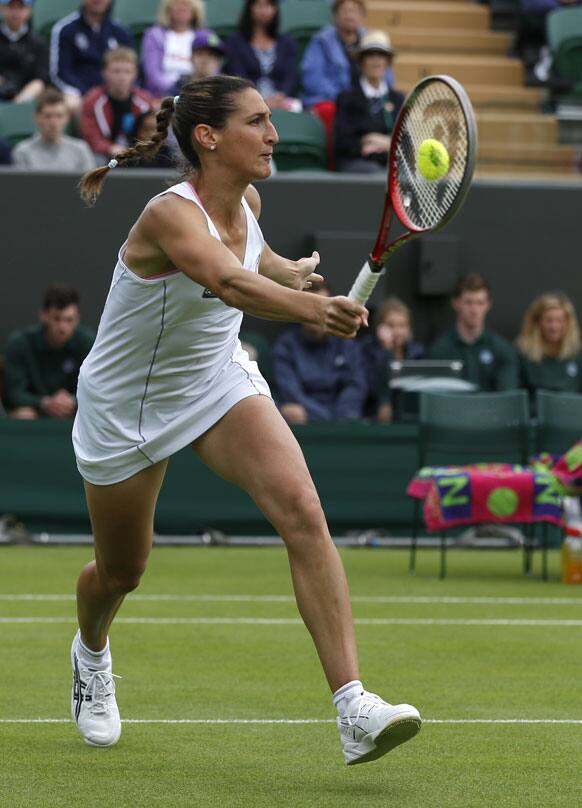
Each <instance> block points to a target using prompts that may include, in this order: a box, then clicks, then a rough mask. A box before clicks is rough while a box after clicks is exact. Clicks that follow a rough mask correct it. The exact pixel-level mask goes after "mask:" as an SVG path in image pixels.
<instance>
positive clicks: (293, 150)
mask: <svg viewBox="0 0 582 808" xmlns="http://www.w3.org/2000/svg"><path fill="white" fill-rule="evenodd" d="M271 120H272V121H273V124H274V126H275V129H276V130H277V132H278V134H279V142H278V143H277V144H276V145H275V150H274V155H275V163H276V165H277V170H279V171H325V170H326V168H327V146H326V138H325V126H324V125H323V123H322V122H321V120H320V119H319V118H316V116H315V115H311V114H310V113H308V112H286V111H285V110H280V109H276V110H273V116H272V119H271Z"/></svg>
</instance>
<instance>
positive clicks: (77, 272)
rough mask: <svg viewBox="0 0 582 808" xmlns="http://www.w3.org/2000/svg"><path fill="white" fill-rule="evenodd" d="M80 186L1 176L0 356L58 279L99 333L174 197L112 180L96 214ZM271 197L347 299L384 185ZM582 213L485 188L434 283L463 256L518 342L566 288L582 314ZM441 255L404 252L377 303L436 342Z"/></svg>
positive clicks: (148, 181) (363, 182) (128, 180)
mask: <svg viewBox="0 0 582 808" xmlns="http://www.w3.org/2000/svg"><path fill="white" fill-rule="evenodd" d="M75 183H76V178H74V177H71V176H67V175H62V174H22V173H19V172H15V171H11V170H2V171H0V187H1V189H2V194H1V198H2V215H1V217H0V238H1V242H2V259H3V260H2V272H3V279H4V284H3V289H4V292H3V294H2V297H1V304H0V350H1V347H2V346H3V345H4V342H5V338H6V336H7V334H8V332H9V331H10V330H12V329H13V328H16V327H18V326H20V325H22V324H25V323H28V322H30V321H33V320H34V319H35V317H36V310H37V307H38V302H39V298H40V295H41V292H42V289H43V288H44V287H45V286H46V285H47V284H48V283H49V282H50V281H52V280H63V281H66V282H70V283H73V284H75V285H76V286H77V287H78V288H79V289H80V290H81V293H82V296H83V312H84V319H85V322H86V323H87V324H89V325H92V326H96V324H97V322H98V318H99V314H100V311H101V308H102V306H103V302H104V299H105V296H106V294H107V289H108V286H109V281H110V278H111V273H112V271H113V267H114V264H115V259H116V253H117V251H118V249H119V247H120V246H121V244H122V242H123V241H124V240H125V238H126V236H127V233H128V230H129V228H130V227H131V225H132V223H133V221H134V220H135V218H136V216H137V215H138V214H139V212H140V210H141V209H142V207H143V205H144V203H145V202H146V201H147V200H148V199H149V198H150V197H151V196H153V195H155V194H156V193H158V192H159V191H160V190H163V188H164V187H166V186H165V175H164V174H163V173H162V172H158V171H129V170H126V171H119V172H113V174H112V175H110V177H109V178H108V180H107V183H106V186H105V190H104V193H103V196H102V198H101V199H100V201H99V203H98V204H97V206H96V207H95V208H94V209H91V210H88V209H86V208H85V207H84V206H83V205H82V203H81V202H80V201H79V199H78V197H77V195H76V190H75ZM260 191H261V195H262V198H263V216H262V219H261V223H262V227H263V230H264V232H265V235H266V238H267V240H268V241H269V243H270V244H271V246H272V247H273V248H274V249H275V250H277V251H279V252H281V253H283V254H285V255H288V256H289V257H291V258H299V257H301V256H302V255H305V254H307V253H309V252H310V251H311V250H312V249H314V248H315V247H318V248H320V249H321V251H322V259H323V263H322V271H323V273H324V274H325V275H326V277H327V278H328V280H329V282H330V284H331V286H332V288H333V289H334V290H335V291H336V292H338V293H342V292H346V291H347V289H348V288H349V286H350V283H351V280H352V278H353V276H354V274H355V273H356V271H357V270H359V268H360V266H361V264H362V263H363V260H364V259H365V257H366V251H367V250H368V249H369V247H370V240H371V238H373V236H374V231H375V229H376V226H377V220H378V215H379V209H380V205H381V200H382V195H383V182H382V181H381V180H380V179H370V178H368V179H367V178H361V179H360V178H356V179H352V178H345V177H342V176H340V175H327V174H326V175H314V174H304V175H290V174H287V175H278V176H276V177H274V178H272V179H271V180H268V181H267V182H265V183H262V184H261V186H260ZM581 211H582V182H581V183H572V184H565V183H564V184H562V185H549V184H545V185H544V184H535V183H526V182H523V183H520V184H514V185H503V184H496V183H491V182H483V181H481V182H476V183H475V185H474V187H473V189H472V190H471V192H470V194H469V197H468V199H467V202H466V204H465V207H464V209H463V210H462V211H461V213H460V214H459V215H458V217H457V218H456V219H455V221H454V222H453V223H452V224H451V225H450V226H449V227H448V228H447V230H446V232H445V234H444V235H443V236H442V237H437V244H436V247H437V248H443V245H444V248H445V249H444V250H443V249H440V251H439V250H437V252H436V256H437V258H436V261H437V265H436V267H435V268H434V271H435V272H436V275H435V278H436V280H437V282H438V281H439V277H438V276H439V273H440V272H443V273H444V276H446V275H447V271H448V270H449V269H450V266H449V264H451V262H452V261H453V260H454V259H455V258H456V264H455V266H454V272H466V271H469V270H473V271H478V272H482V273H483V274H484V275H486V276H487V277H488V278H489V279H490V281H491V283H492V286H493V290H494V294H495V306H494V309H493V312H492V315H491V320H490V322H491V325H492V326H493V327H495V328H497V329H498V330H500V331H501V332H502V333H504V334H505V335H506V336H508V337H513V336H515V334H516V332H517V330H518V328H519V322H520V319H521V316H522V314H523V311H524V309H525V307H526V306H527V305H528V303H529V302H530V301H531V299H532V298H533V297H534V296H535V295H536V294H538V293H540V292H542V291H544V290H546V289H554V288H561V289H564V290H565V291H566V292H567V293H568V294H570V295H571V296H572V297H573V298H574V300H575V302H576V303H577V305H578V309H579V312H580V313H582V272H581V271H580V236H581V232H580V221H581ZM433 239H434V237H433ZM443 239H444V241H443ZM434 246H435V245H434V241H433V242H431V241H429V240H427V238H426V237H425V238H423V239H422V240H417V241H415V242H412V243H411V244H409V245H407V246H406V247H404V248H403V249H402V251H401V252H399V253H396V254H395V255H394V257H393V259H392V262H391V265H390V273H389V275H388V276H387V278H386V281H385V282H384V285H383V288H381V289H380V291H379V292H378V293H377V295H376V299H377V298H378V297H380V296H381V294H382V292H383V291H384V292H386V293H388V292H389V293H393V294H398V295H400V296H401V297H403V298H404V299H405V300H406V301H407V302H409V303H410V304H411V305H412V307H413V310H414V314H415V320H416V332H417V334H418V336H419V337H420V338H422V339H425V340H426V339H430V338H432V337H433V336H434V334H435V333H436V332H438V331H439V330H441V329H442V328H444V327H446V326H447V325H448V323H449V322H450V313H449V308H448V302H447V298H446V296H443V295H440V296H438V295H437V296H435V295H430V296H427V295H422V294H420V291H419V288H420V269H419V267H420V265H421V263H423V265H424V260H425V259H426V258H427V257H428V258H429V259H430V257H431V256H433V255H434V253H433V252H432V248H433V247H434ZM439 255H441V256H444V257H441V258H440V259H439V257H438V256H439ZM439 261H441V264H440V266H439ZM453 274H454V273H453ZM249 320H251V318H249ZM248 327H253V328H257V329H259V330H263V331H265V332H267V333H271V332H273V331H274V330H277V329H279V328H280V326H279V325H274V324H270V323H265V322H263V321H258V320H252V322H249V325H248Z"/></svg>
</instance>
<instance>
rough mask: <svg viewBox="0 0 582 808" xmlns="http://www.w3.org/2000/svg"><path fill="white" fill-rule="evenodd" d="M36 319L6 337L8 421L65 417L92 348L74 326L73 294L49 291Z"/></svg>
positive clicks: (57, 288) (58, 288)
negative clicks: (36, 322)
mask: <svg viewBox="0 0 582 808" xmlns="http://www.w3.org/2000/svg"><path fill="white" fill-rule="evenodd" d="M39 320H40V322H39V324H38V325H34V326H30V327H28V328H24V329H22V330H20V331H15V332H14V333H13V334H11V335H10V337H9V338H8V343H7V345H6V352H5V366H4V404H5V406H6V410H7V412H8V414H9V415H10V416H11V417H12V418H20V419H27V420H31V419H35V418H39V417H50V418H71V417H72V416H73V415H74V414H75V410H76V406H77V405H76V399H75V393H76V390H77V376H78V374H79V368H80V367H81V363H82V362H83V360H84V358H85V357H86V356H87V354H88V353H89V351H90V349H91V346H92V345H93V335H92V334H91V333H90V332H89V331H87V330H86V329H85V328H83V327H82V326H80V325H79V321H80V314H79V294H78V292H77V290H76V289H73V287H71V286H66V285H65V284H60V283H58V284H57V283H55V284H53V285H52V286H50V287H49V288H48V289H47V290H46V292H45V295H44V299H43V302H42V308H41V310H40V312H39Z"/></svg>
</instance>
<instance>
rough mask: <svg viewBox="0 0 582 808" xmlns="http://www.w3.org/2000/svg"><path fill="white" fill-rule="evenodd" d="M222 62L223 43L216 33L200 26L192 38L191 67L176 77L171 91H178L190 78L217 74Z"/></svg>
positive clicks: (203, 77)
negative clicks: (175, 82) (187, 71)
mask: <svg viewBox="0 0 582 808" xmlns="http://www.w3.org/2000/svg"><path fill="white" fill-rule="evenodd" d="M223 64H224V44H223V42H222V40H221V39H220V37H219V36H218V34H215V33H214V31H209V30H208V29H207V28H201V29H200V30H198V31H196V33H195V35H194V39H193V40H192V69H191V71H190V72H189V73H187V74H186V75H184V76H181V77H180V78H179V79H178V82H177V84H176V86H175V87H174V88H173V89H172V91H171V92H172V93H174V95H175V94H177V93H179V92H180V89H181V88H182V86H183V85H184V84H185V83H186V82H187V81H190V80H191V79H208V78H210V77H211V76H217V75H218V74H219V73H220V72H221V70H222V65H223Z"/></svg>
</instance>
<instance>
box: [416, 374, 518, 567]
mask: <svg viewBox="0 0 582 808" xmlns="http://www.w3.org/2000/svg"><path fill="white" fill-rule="evenodd" d="M419 428H420V433H419V466H420V467H422V466H427V465H430V466H439V465H441V466H442V465H451V464H458V465H468V464H470V463H519V464H525V463H526V462H527V458H528V442H529V415H528V399H527V393H526V392H525V390H513V391H510V392H505V393H467V394H463V393H421V395H420V414H419ZM420 509H421V504H420V501H419V500H415V506H414V525H413V530H412V542H411V546H410V562H409V572H410V573H414V571H415V566H416V550H417V543H418V542H417V540H418V530H419V525H420ZM440 551H441V553H440V557H441V563H440V577H441V578H444V577H445V575H446V551H447V542H446V532H445V531H442V533H441V543H440ZM526 557H527V553H526V556H525V557H524V566H526V571H527V561H526Z"/></svg>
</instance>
